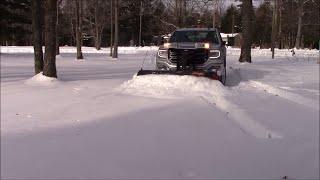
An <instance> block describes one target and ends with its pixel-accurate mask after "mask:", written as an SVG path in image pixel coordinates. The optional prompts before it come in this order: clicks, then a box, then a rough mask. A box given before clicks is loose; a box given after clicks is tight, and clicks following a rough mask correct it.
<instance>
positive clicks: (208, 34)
mask: <svg viewBox="0 0 320 180" xmlns="http://www.w3.org/2000/svg"><path fill="white" fill-rule="evenodd" d="M169 42H210V43H214V44H219V39H218V36H217V33H216V32H215V31H176V32H174V33H173V35H172V36H171V38H170V40H169Z"/></svg>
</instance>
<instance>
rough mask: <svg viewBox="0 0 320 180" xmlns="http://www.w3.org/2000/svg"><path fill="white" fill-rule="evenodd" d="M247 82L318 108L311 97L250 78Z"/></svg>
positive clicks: (298, 102)
mask: <svg viewBox="0 0 320 180" xmlns="http://www.w3.org/2000/svg"><path fill="white" fill-rule="evenodd" d="M248 84H249V85H250V86H252V87H254V88H257V89H259V90H264V91H266V92H268V93H270V94H273V95H276V96H279V97H281V98H284V99H287V100H289V101H291V102H294V103H297V104H300V105H303V106H306V107H309V108H312V109H315V110H319V105H318V102H317V101H314V100H312V99H308V98H305V97H303V96H301V95H299V94H296V93H292V92H288V91H286V90H282V89H280V88H277V87H274V86H272V85H269V84H266V83H262V82H259V81H253V80H250V81H249V82H248Z"/></svg>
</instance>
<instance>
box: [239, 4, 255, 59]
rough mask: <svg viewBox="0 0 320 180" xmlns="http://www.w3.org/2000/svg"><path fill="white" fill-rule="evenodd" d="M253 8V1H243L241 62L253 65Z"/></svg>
mask: <svg viewBox="0 0 320 180" xmlns="http://www.w3.org/2000/svg"><path fill="white" fill-rule="evenodd" d="M253 17H254V12H253V6H252V0H242V8H241V22H242V40H241V54H240V58H239V61H240V62H249V63H251V44H252V34H253Z"/></svg>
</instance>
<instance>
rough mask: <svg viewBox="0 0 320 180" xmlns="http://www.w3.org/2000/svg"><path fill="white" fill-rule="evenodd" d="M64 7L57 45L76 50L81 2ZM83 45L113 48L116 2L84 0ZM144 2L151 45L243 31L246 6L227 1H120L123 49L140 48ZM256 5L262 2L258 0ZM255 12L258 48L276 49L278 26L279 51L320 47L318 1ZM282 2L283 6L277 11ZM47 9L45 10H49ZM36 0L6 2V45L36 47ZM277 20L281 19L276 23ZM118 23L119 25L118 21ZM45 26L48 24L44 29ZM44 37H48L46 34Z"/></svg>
mask: <svg viewBox="0 0 320 180" xmlns="http://www.w3.org/2000/svg"><path fill="white" fill-rule="evenodd" d="M59 1H60V2H58V7H57V8H58V9H57V12H58V23H57V25H58V27H57V34H58V38H57V42H59V44H60V45H61V46H63V45H68V46H75V45H76V42H77V38H76V36H77V35H76V34H77V33H76V32H77V28H76V25H77V23H76V15H75V14H76V13H75V11H76V3H75V1H70V0H59ZM81 2H82V16H83V17H82V18H83V21H82V41H83V42H82V43H83V45H84V46H93V47H96V48H97V49H100V48H101V46H102V47H106V46H110V43H111V31H112V28H111V27H113V26H111V18H110V16H111V11H110V9H111V2H112V1H111V0H110V1H105V0H81ZM141 2H142V8H143V12H142V22H143V23H142V27H141V31H142V33H141V34H142V37H141V41H142V42H144V43H145V44H146V45H150V44H151V43H155V42H154V37H155V36H160V35H164V34H167V33H170V32H172V31H174V30H175V29H176V28H178V27H193V26H197V25H198V23H200V24H201V26H203V27H212V26H213V23H214V25H215V27H217V28H219V29H220V31H221V32H224V33H232V32H234V33H238V32H242V30H243V23H242V22H241V8H242V7H241V1H239V0H238V1H237V2H235V3H233V4H227V3H226V1H222V0H170V1H168V0H141V1H140V0H118V4H119V7H118V9H119V10H118V12H119V13H118V14H119V18H118V20H119V23H118V24H119V28H118V30H119V31H118V33H119V39H118V44H119V45H122V46H128V45H130V41H131V42H133V44H134V45H137V46H138V45H139V31H140V12H141V7H140V6H141ZM253 2H257V1H255V0H253ZM259 2H261V3H256V4H258V5H256V6H255V7H254V15H255V19H254V27H255V30H254V31H253V34H252V43H253V46H260V47H263V48H270V47H271V45H272V42H271V40H272V38H271V34H272V24H273V23H272V22H274V23H276V24H277V27H275V26H274V32H276V33H275V35H274V37H275V38H273V39H275V40H276V41H275V42H274V46H275V47H279V48H293V47H297V48H305V47H306V48H315V47H316V46H317V42H318V41H319V31H320V23H319V22H320V20H319V8H320V2H319V1H318V0H265V1H259ZM275 2H277V4H278V5H277V7H276V8H275V7H274V4H275ZM43 9H44V6H42V8H41V10H42V11H43ZM30 11H31V0H15V1H11V0H2V1H0V13H1V22H0V25H1V27H2V28H1V34H0V43H1V45H32V44H33V43H32V42H33V40H32V33H31V32H32V30H31V29H32V26H31V19H32V17H31V15H32V14H31V13H30ZM274 15H275V16H276V19H275V18H273V17H274ZM113 23H114V22H113ZM41 26H42V27H44V24H42V25H41ZM42 37H44V34H42Z"/></svg>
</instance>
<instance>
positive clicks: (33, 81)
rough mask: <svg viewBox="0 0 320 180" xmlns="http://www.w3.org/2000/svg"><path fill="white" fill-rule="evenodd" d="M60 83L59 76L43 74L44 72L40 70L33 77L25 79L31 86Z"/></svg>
mask: <svg viewBox="0 0 320 180" xmlns="http://www.w3.org/2000/svg"><path fill="white" fill-rule="evenodd" d="M58 83H59V81H58V79H57V78H52V77H47V76H45V75H43V72H40V73H39V74H36V75H35V76H33V77H32V78H30V79H27V80H26V81H25V84H27V85H31V86H53V85H56V84H58Z"/></svg>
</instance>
